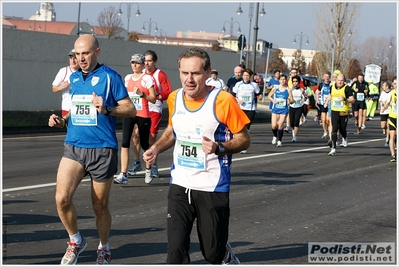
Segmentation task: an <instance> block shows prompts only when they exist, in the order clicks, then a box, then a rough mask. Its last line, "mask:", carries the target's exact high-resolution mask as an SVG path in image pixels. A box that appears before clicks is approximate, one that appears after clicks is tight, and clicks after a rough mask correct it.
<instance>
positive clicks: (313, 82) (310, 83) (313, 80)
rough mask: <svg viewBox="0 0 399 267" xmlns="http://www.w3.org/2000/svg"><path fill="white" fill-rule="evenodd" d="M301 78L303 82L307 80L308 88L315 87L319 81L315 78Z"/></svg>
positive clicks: (307, 76)
mask: <svg viewBox="0 0 399 267" xmlns="http://www.w3.org/2000/svg"><path fill="white" fill-rule="evenodd" d="M301 78H302V79H303V80H307V81H308V82H309V86H315V85H318V84H319V80H318V79H317V77H316V76H310V75H301Z"/></svg>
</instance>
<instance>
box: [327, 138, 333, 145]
mask: <svg viewBox="0 0 399 267" xmlns="http://www.w3.org/2000/svg"><path fill="white" fill-rule="evenodd" d="M327 145H328V146H329V147H332V140H331V139H330V140H328V142H327Z"/></svg>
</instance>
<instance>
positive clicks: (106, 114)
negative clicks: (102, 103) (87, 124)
mask: <svg viewBox="0 0 399 267" xmlns="http://www.w3.org/2000/svg"><path fill="white" fill-rule="evenodd" d="M105 109H106V110H107V113H105V114H104V115H105V116H109V114H110V113H111V111H112V107H109V106H108V107H105Z"/></svg>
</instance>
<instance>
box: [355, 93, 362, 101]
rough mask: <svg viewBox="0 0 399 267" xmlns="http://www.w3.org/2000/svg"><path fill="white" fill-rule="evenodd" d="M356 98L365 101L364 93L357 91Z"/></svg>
mask: <svg viewBox="0 0 399 267" xmlns="http://www.w3.org/2000/svg"><path fill="white" fill-rule="evenodd" d="M356 100H358V101H363V100H364V93H357V95H356Z"/></svg>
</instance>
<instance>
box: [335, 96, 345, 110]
mask: <svg viewBox="0 0 399 267" xmlns="http://www.w3.org/2000/svg"><path fill="white" fill-rule="evenodd" d="M332 101H333V102H334V107H335V108H343V107H344V101H343V100H341V99H338V98H333V100H332Z"/></svg>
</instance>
